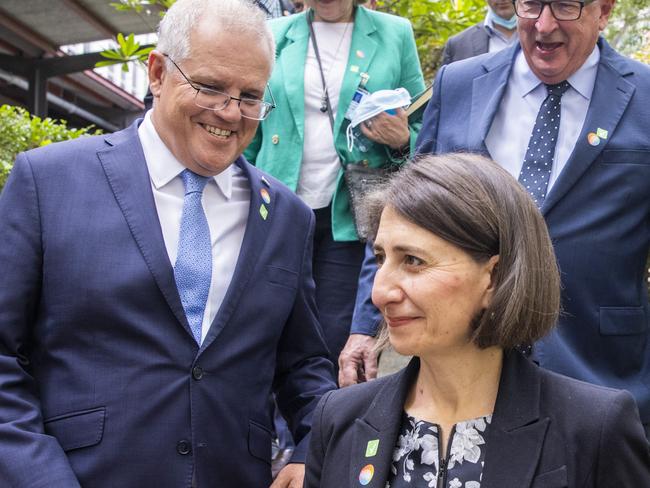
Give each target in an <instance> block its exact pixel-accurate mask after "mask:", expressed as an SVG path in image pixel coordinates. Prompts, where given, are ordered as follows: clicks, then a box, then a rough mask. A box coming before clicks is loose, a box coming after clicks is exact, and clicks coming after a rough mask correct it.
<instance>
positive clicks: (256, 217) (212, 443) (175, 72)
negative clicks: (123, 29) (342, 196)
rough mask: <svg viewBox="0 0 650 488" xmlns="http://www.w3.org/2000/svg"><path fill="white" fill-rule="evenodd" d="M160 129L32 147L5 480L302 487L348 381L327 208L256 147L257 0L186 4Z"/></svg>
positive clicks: (8, 306)
mask: <svg viewBox="0 0 650 488" xmlns="http://www.w3.org/2000/svg"><path fill="white" fill-rule="evenodd" d="M159 39H160V40H159V44H158V48H157V50H156V51H153V52H152V53H151V55H150V57H149V77H150V85H151V90H152V93H153V95H154V108H153V110H152V111H151V112H149V113H147V115H146V117H145V119H144V120H143V121H141V122H140V121H139V122H137V123H136V124H134V125H133V126H131V127H129V128H128V129H125V130H123V131H121V132H117V133H115V134H111V135H108V136H105V137H104V136H100V137H89V138H84V139H80V140H76V141H73V142H69V143H63V144H53V145H51V146H48V147H45V148H41V149H37V150H34V151H30V152H27V153H24V154H21V155H19V156H18V158H17V160H16V164H15V167H14V170H13V172H12V174H11V176H10V178H9V181H8V182H7V185H6V186H5V188H4V191H3V193H2V195H1V197H0V214H2V216H3V218H2V220H1V221H0V236H1V243H0V244H1V245H0V486H3V487H5V486H6V487H12V488H39V487H48V488H50V487H65V488H71V487H79V486H84V487H92V488H102V487H118V486H119V487H157V488H179V487H188V488H189V487H199V488H203V487H215V486H219V487H255V488H257V487H264V486H269V485H271V481H272V480H271V465H270V458H271V434H270V429H271V419H270V414H269V408H268V398H269V394H270V392H271V390H273V391H274V392H275V393H276V395H277V398H278V404H279V406H280V408H281V410H282V412H283V414H285V415H286V417H287V418H288V420H289V426H290V427H291V430H292V433H293V435H294V438H295V439H296V441H297V447H296V450H295V453H294V457H293V458H292V463H294V464H290V465H288V466H287V467H286V468H285V469H284V470H283V471H282V472H281V473H280V475H279V476H278V478H277V479H276V481H275V482H274V484H273V486H274V487H289V486H291V487H298V486H302V478H303V476H304V465H303V464H300V463H302V462H304V456H305V452H306V447H307V442H308V433H309V430H310V425H311V415H312V411H313V409H314V407H315V406H316V402H317V401H318V399H319V398H320V397H321V396H322V394H323V393H324V392H326V391H328V390H329V389H331V388H334V387H335V385H334V382H333V378H332V365H331V363H330V362H329V361H328V360H327V359H326V357H327V351H326V347H325V346H324V342H323V338H322V334H321V331H320V328H319V325H318V323H317V317H316V310H315V305H314V284H313V281H312V277H311V268H310V263H311V247H310V243H311V242H312V232H313V227H314V216H313V213H312V212H311V211H310V210H309V209H308V208H307V207H306V206H304V205H303V204H302V203H300V201H299V200H298V199H297V198H296V197H295V196H294V195H293V193H292V192H291V191H289V190H288V189H287V188H285V187H284V186H283V185H282V184H280V183H279V182H278V181H276V180H274V179H273V178H271V177H269V176H265V175H264V174H263V173H262V172H260V171H259V170H257V169H256V168H254V167H252V166H251V165H249V164H248V163H247V162H246V161H245V160H244V159H243V158H242V157H241V156H240V154H241V153H242V151H243V149H244V148H245V147H246V146H247V145H248V143H249V142H250V140H251V138H252V137H253V135H254V134H255V130H256V128H257V125H258V122H259V119H262V118H264V116H265V115H266V114H267V113H268V111H269V110H270V109H271V108H272V104H271V103H268V102H264V101H263V99H264V95H265V87H266V82H267V79H268V77H269V75H270V73H271V69H272V64H273V40H272V36H271V35H270V33H269V31H268V30H267V28H266V25H265V21H264V15H263V13H261V12H260V11H259V10H258V9H256V8H255V7H252V6H251V5H250V4H248V3H246V2H243V1H242V0H213V1H212V2H204V1H202V2H199V1H195V0H178V1H177V2H176V3H175V4H174V6H173V7H172V8H171V9H170V10H169V11H168V13H167V15H166V17H165V18H164V20H163V21H162V23H161V26H160V38H159Z"/></svg>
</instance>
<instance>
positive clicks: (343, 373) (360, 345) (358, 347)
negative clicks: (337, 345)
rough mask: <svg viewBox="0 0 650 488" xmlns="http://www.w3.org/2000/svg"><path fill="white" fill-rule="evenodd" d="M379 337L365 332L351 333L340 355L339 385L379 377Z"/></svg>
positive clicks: (352, 383) (342, 385) (348, 384)
mask: <svg viewBox="0 0 650 488" xmlns="http://www.w3.org/2000/svg"><path fill="white" fill-rule="evenodd" d="M376 342H377V339H375V338H374V337H372V336H368V335H364V334H350V337H349V338H348V341H347V342H346V343H345V347H344V348H343V350H342V351H341V355H340V356H339V386H341V388H342V387H344V386H350V385H354V384H355V383H363V382H364V381H368V380H374V379H375V378H376V377H377V354H376V353H375V343H376Z"/></svg>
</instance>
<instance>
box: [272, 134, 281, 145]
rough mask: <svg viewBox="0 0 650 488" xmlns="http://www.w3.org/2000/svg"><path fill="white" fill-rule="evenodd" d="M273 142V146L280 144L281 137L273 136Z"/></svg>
mask: <svg viewBox="0 0 650 488" xmlns="http://www.w3.org/2000/svg"><path fill="white" fill-rule="evenodd" d="M271 142H272V143H273V144H277V143H278V142H280V136H279V135H277V134H273V137H271Z"/></svg>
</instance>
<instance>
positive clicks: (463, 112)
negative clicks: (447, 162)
mask: <svg viewBox="0 0 650 488" xmlns="http://www.w3.org/2000/svg"><path fill="white" fill-rule="evenodd" d="M599 45H600V63H599V66H598V71H597V76H596V84H595V87H594V92H593V95H592V99H591V102H590V105H589V110H588V112H587V117H586V120H585V123H584V126H583V128H582V131H581V133H580V135H579V137H578V140H577V142H576V146H575V148H574V150H573V152H572V154H571V156H570V157H569V160H568V162H567V164H566V167H565V168H564V170H563V171H562V173H561V174H560V175H559V177H558V179H557V181H556V182H555V184H554V185H553V187H552V188H551V190H550V192H549V194H548V195H547V198H546V200H545V201H544V204H543V206H542V208H541V211H542V214H543V215H544V218H545V220H546V223H547V225H548V228H549V232H550V235H551V239H552V241H553V245H554V248H555V253H556V255H557V259H558V263H559V267H560V272H561V279H562V286H563V289H562V308H563V311H562V314H561V316H560V319H559V322H558V325H557V328H556V329H555V330H554V331H553V332H552V333H551V334H550V335H549V336H547V337H546V338H545V339H543V340H541V341H539V342H538V343H536V344H535V347H534V358H535V359H536V360H537V361H539V363H540V364H541V365H542V366H544V367H546V368H548V369H551V370H553V371H557V372H559V373H562V374H566V375H567V376H572V377H574V378H578V379H581V380H584V381H587V382H590V383H596V384H600V385H605V386H609V387H613V388H620V389H626V390H629V391H630V392H631V393H632V394H633V395H634V397H635V398H636V400H637V402H638V405H639V410H640V412H641V419H642V420H643V422H644V423H648V422H650V330H649V327H650V307H649V304H648V294H647V289H646V284H645V283H644V274H645V269H644V268H645V262H646V257H647V256H648V250H649V249H650V67H649V66H647V65H644V64H641V63H638V62H635V61H632V60H630V59H628V58H626V57H623V56H621V55H619V54H618V53H616V52H615V51H614V50H613V49H612V48H611V47H610V46H609V45H608V44H607V43H606V42H605V41H604V40H603V39H600V40H599ZM519 49H520V48H519V45H516V46H513V47H511V48H508V49H506V50H503V51H501V52H498V53H495V54H485V55H482V56H478V57H476V58H472V59H466V60H463V61H459V62H457V63H452V64H450V65H446V66H444V67H443V68H441V69H440V71H439V72H438V75H437V77H436V81H435V84H434V93H433V96H432V99H431V101H430V102H429V105H428V107H427V110H426V112H425V114H424V121H423V126H422V130H421V132H420V136H419V138H418V152H419V153H436V154H440V153H446V152H454V151H471V152H478V153H482V154H486V155H488V156H489V154H488V152H487V148H486V146H485V142H484V141H485V137H486V136H487V133H488V131H489V129H490V126H491V124H492V120H493V119H494V116H495V114H496V112H497V110H498V108H499V104H500V102H501V98H502V96H503V94H504V91H505V88H506V85H507V82H508V77H509V75H510V71H511V68H512V64H513V61H514V58H515V56H516V54H517V52H518V51H519ZM512 123H513V124H516V123H517V121H516V120H513V121H512ZM598 129H603V130H605V131H607V138H606V139H604V138H603V139H601V141H600V144H598V145H597V146H592V145H590V144H589V142H588V140H587V135H588V134H589V133H591V132H596V131H597V130H598ZM503 137H504V138H505V137H508V135H507V134H503ZM369 274H370V273H365V274H364V275H363V276H365V279H364V280H361V281H360V292H359V300H358V305H359V306H358V307H357V314H356V315H355V320H356V321H357V322H358V323H361V324H365V327H366V330H363V329H361V330H353V332H355V331H358V332H367V331H368V330H367V329H368V325H372V324H374V322H375V321H376V319H373V318H372V317H371V316H370V314H369V312H368V310H369V307H368V306H367V303H368V301H369V296H370V289H371V288H372V278H371V277H369ZM363 297H365V302H364V301H363V300H362V298H363ZM364 303H365V305H366V306H365V308H364V307H362V305H363V304H364ZM364 314H365V318H364V317H363V316H362V315H364Z"/></svg>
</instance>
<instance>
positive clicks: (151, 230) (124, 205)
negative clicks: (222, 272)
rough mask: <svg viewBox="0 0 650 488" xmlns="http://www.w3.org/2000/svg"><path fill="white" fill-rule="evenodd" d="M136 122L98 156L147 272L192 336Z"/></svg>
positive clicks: (108, 139) (109, 138) (109, 140)
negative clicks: (147, 269)
mask: <svg viewBox="0 0 650 488" xmlns="http://www.w3.org/2000/svg"><path fill="white" fill-rule="evenodd" d="M139 122H140V121H139V120H138V121H136V122H135V123H134V124H133V125H131V127H129V128H128V129H126V130H123V131H120V132H116V133H114V134H111V135H109V136H107V137H106V143H107V144H108V145H109V148H108V149H105V150H102V151H98V153H97V156H98V157H99V160H100V161H101V164H102V167H103V168H104V173H105V174H106V178H107V179H108V183H109V185H110V187H111V189H112V191H113V194H114V195H115V200H116V201H117V204H118V205H119V207H120V209H121V210H122V214H123V215H124V219H125V220H126V223H127V225H128V226H129V229H130V230H131V234H132V235H133V238H134V239H135V242H136V244H137V245H138V248H139V249H140V252H141V253H142V257H143V258H144V260H145V262H146V263H147V267H148V268H149V271H150V272H151V274H152V275H153V277H154V280H155V281H156V284H157V285H158V288H160V291H161V292H162V294H163V296H164V297H165V300H166V301H167V304H168V305H169V307H170V308H171V310H172V312H173V313H174V315H175V316H176V318H177V319H178V321H179V322H180V323H181V325H182V326H183V327H184V328H185V330H186V331H187V332H188V334H190V336H192V331H191V330H190V328H189V325H188V323H187V319H186V318H185V312H184V310H183V305H182V304H181V300H180V297H179V295H178V289H177V288H176V282H175V281H174V270H173V268H172V265H171V263H170V261H169V256H168V255H167V250H166V248H165V241H164V239H163V235H162V230H161V227H160V221H159V220H158V212H157V211H156V204H155V201H154V198H153V193H152V191H151V181H150V178H149V171H148V170H147V164H146V162H145V159H144V153H143V152H142V146H141V145H140V139H139V138H138V125H139ZM192 337H193V336H192Z"/></svg>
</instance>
